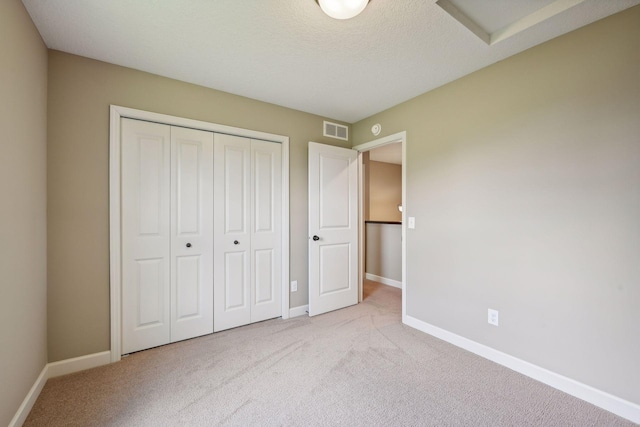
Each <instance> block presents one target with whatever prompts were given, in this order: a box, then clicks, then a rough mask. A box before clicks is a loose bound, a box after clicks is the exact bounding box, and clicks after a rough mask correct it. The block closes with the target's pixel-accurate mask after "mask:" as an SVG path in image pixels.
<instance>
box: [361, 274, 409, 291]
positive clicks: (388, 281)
mask: <svg viewBox="0 0 640 427" xmlns="http://www.w3.org/2000/svg"><path fill="white" fill-rule="evenodd" d="M364 277H365V278H366V279H367V280H373V281H374V282H380V283H382V284H383V285H389V286H393V287H394V288H400V289H402V282H400V281H398V280H393V279H388V278H386V277H382V276H376V275H375V274H371V273H364Z"/></svg>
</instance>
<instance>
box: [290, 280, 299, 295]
mask: <svg viewBox="0 0 640 427" xmlns="http://www.w3.org/2000/svg"><path fill="white" fill-rule="evenodd" d="M291 292H298V281H297V280H294V281H292V282H291Z"/></svg>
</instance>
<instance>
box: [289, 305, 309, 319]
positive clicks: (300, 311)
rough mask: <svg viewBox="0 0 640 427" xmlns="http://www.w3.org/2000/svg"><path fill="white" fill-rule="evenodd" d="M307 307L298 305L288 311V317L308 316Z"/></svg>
mask: <svg viewBox="0 0 640 427" xmlns="http://www.w3.org/2000/svg"><path fill="white" fill-rule="evenodd" d="M308 315H309V305H308V304H307V305H300V306H298V307H293V308H292V309H290V310H289V317H298V316H308Z"/></svg>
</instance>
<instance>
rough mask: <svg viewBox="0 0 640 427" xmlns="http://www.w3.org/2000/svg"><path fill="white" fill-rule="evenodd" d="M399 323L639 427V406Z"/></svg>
mask: <svg viewBox="0 0 640 427" xmlns="http://www.w3.org/2000/svg"><path fill="white" fill-rule="evenodd" d="M403 322H404V323H405V324H406V325H408V326H411V327H412V328H415V329H418V330H419V331H422V332H425V333H427V334H429V335H433V336H434V337H436V338H440V339H441V340H444V341H447V342H448V343H451V344H453V345H455V346H457V347H460V348H463V349H465V350H468V351H470V352H472V353H475V354H477V355H478V356H482V357H484V358H485V359H489V360H491V361H492V362H495V363H498V364H500V365H502V366H506V367H507V368H509V369H512V370H514V371H516V372H519V373H521V374H523V375H526V376H528V377H530V378H533V379H534V380H537V381H540V382H541V383H544V384H547V385H549V386H551V387H553V388H556V389H558V390H560V391H563V392H565V393H567V394H570V395H572V396H574V397H577V398H578V399H582V400H584V401H587V402H589V403H591V404H593V405H595V406H598V407H600V408H602V409H604V410H606V411H609V412H612V413H614V414H616V415H619V416H621V417H623V418H626V419H628V420H629V421H632V422H634V423H637V424H640V405H637V404H635V403H633V402H629V401H628V400H624V399H621V398H619V397H617V396H614V395H612V394H609V393H606V392H604V391H602V390H598V389H596V388H594V387H591V386H589V385H586V384H583V383H581V382H578V381H576V380H573V379H571V378H568V377H565V376H563V375H560V374H557V373H555V372H552V371H549V370H548V369H545V368H541V367H540V366H537V365H534V364H532V363H529V362H526V361H524V360H522V359H518V358H517V357H513V356H510V355H508V354H506V353H503V352H501V351H498V350H495V349H493V348H491V347H487V346H486V345H483V344H480V343H478V342H475V341H472V340H470V339H468V338H464V337H462V336H460V335H456V334H454V333H452V332H449V331H446V330H444V329H441V328H438V327H437V326H433V325H431V324H429V323H426V322H423V321H422V320H419V319H416V318H415V317H411V316H405V317H404V318H403Z"/></svg>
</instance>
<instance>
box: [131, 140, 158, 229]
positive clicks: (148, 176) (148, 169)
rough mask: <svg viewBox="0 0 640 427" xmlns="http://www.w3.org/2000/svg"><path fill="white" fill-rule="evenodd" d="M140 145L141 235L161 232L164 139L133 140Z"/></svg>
mask: <svg viewBox="0 0 640 427" xmlns="http://www.w3.org/2000/svg"><path fill="white" fill-rule="evenodd" d="M132 143H134V144H136V145H137V146H138V177H139V181H138V191H137V193H138V206H139V216H138V227H139V228H138V229H139V232H140V234H141V235H159V234H160V233H161V227H162V222H161V212H162V210H161V209H162V206H161V200H162V197H163V194H162V191H163V190H165V189H164V188H163V185H164V183H163V174H164V173H166V171H164V167H165V162H164V160H165V159H164V148H163V143H164V141H163V140H162V138H149V137H141V138H140V139H139V140H138V141H136V142H132Z"/></svg>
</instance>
